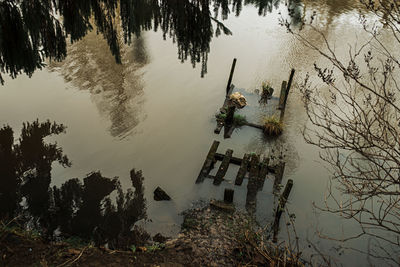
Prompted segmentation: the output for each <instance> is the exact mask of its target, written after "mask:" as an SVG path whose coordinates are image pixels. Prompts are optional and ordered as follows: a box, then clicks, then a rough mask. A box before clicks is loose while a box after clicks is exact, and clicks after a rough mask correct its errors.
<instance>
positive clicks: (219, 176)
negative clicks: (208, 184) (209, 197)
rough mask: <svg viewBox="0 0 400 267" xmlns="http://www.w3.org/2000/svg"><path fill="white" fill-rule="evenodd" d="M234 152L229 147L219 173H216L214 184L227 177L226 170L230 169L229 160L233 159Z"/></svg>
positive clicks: (218, 183)
mask: <svg viewBox="0 0 400 267" xmlns="http://www.w3.org/2000/svg"><path fill="white" fill-rule="evenodd" d="M232 154H233V150H232V149H228V150H227V151H226V153H225V157H224V159H223V160H222V162H221V165H220V166H219V169H218V171H217V174H216V175H215V179H214V185H220V184H221V182H222V180H223V179H224V177H225V174H226V171H227V170H228V167H229V162H230V161H231V158H232Z"/></svg>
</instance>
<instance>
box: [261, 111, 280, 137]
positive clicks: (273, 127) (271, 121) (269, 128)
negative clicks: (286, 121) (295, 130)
mask: <svg viewBox="0 0 400 267" xmlns="http://www.w3.org/2000/svg"><path fill="white" fill-rule="evenodd" d="M263 127H264V134H266V135H269V136H279V135H281V134H282V132H283V125H282V123H281V122H280V121H279V119H277V118H275V116H271V117H268V118H265V119H264V122H263Z"/></svg>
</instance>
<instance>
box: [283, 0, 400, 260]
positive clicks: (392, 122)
mask: <svg viewBox="0 0 400 267" xmlns="http://www.w3.org/2000/svg"><path fill="white" fill-rule="evenodd" d="M361 3H363V4H364V5H365V7H366V8H367V9H368V10H370V11H371V13H372V14H375V16H376V19H377V20H380V21H382V22H384V24H385V27H387V29H389V33H390V35H391V36H390V37H389V36H388V34H387V33H388V32H387V31H385V30H382V29H380V28H379V27H378V26H377V25H378V24H375V25H374V26H372V27H370V26H369V25H370V21H367V20H366V19H365V17H363V16H361V24H362V26H363V27H364V30H365V32H366V34H367V36H368V39H367V40H366V41H365V42H364V43H362V44H361V45H357V46H355V47H351V48H350V51H349V57H348V59H346V60H342V59H341V56H339V55H338V53H337V52H336V51H335V49H334V48H333V46H332V45H331V44H330V43H329V42H328V41H327V39H326V36H325V35H324V33H323V32H321V31H319V29H318V28H316V27H315V26H313V25H312V24H311V25H308V26H307V27H309V28H310V29H311V30H312V31H314V32H315V33H316V34H318V35H320V36H321V38H322V39H323V40H324V42H323V45H321V46H320V45H317V44H315V43H314V42H311V41H310V40H308V39H307V38H305V37H304V36H303V34H302V33H301V32H300V33H299V32H295V31H291V29H290V28H289V31H291V32H292V33H293V34H294V35H295V36H296V37H297V38H298V39H299V40H301V41H302V42H303V43H304V44H305V45H306V46H308V47H309V48H311V49H313V50H314V51H316V52H318V53H319V54H320V55H321V56H322V57H323V58H325V59H326V60H328V62H329V63H330V66H329V67H328V68H325V67H320V66H318V65H317V64H315V65H314V67H315V71H316V73H317V75H318V77H319V78H321V80H322V82H324V83H325V84H326V85H327V86H328V88H327V92H322V93H324V94H325V95H324V96H322V94H321V93H320V91H319V90H318V89H316V88H311V87H310V83H309V81H308V77H307V78H306V80H305V82H304V84H303V85H302V86H301V89H302V93H303V99H304V103H305V107H306V111H307V115H308V117H309V119H310V122H311V123H312V125H313V127H312V128H310V129H306V132H305V133H306V134H305V138H306V141H307V142H309V143H311V144H313V145H316V146H317V147H319V148H321V149H323V151H324V152H325V153H323V154H322V159H323V160H324V161H325V162H326V163H327V164H328V166H330V167H331V168H332V174H333V178H332V181H331V186H330V187H329V188H328V196H327V199H326V206H325V207H323V208H320V209H321V210H324V211H327V212H331V213H335V214H338V215H340V216H341V217H343V218H346V219H351V220H353V221H355V222H356V223H358V225H359V232H358V233H356V234H355V235H353V236H349V237H345V238H338V237H335V236H330V237H329V238H333V239H336V240H338V239H340V241H346V240H349V239H353V238H359V237H361V236H364V237H367V238H369V240H370V246H369V248H368V251H364V252H366V253H368V255H370V256H373V257H376V258H380V259H383V260H386V263H388V264H392V265H395V266H398V265H399V264H400V258H399V257H398V255H399V252H400V187H399V186H400V179H399V166H400V160H399V158H400V150H399V147H400V141H399V140H400V139H399V134H400V127H399V119H400V108H399V105H398V104H399V100H398V97H399V92H400V86H399V84H400V80H399V77H400V76H399V69H400V60H399V54H398V51H397V47H396V46H398V45H399V44H400V38H399V36H400V29H399V28H398V25H399V23H400V3H399V2H398V1H396V0H391V1H376V3H375V2H374V1H363V0H362V1H361ZM287 25H288V24H287ZM383 29H384V28H383ZM392 45H394V47H393V46H392ZM337 73H339V74H340V76H342V77H344V79H341V80H339V81H338V77H339V76H338V75H336V74H337ZM326 94H328V97H327V96H326ZM336 189H337V190H336Z"/></svg>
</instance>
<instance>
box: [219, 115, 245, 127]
mask: <svg viewBox="0 0 400 267" xmlns="http://www.w3.org/2000/svg"><path fill="white" fill-rule="evenodd" d="M215 117H216V118H217V120H218V121H219V120H221V121H225V119H226V114H225V113H218V114H216V115H215ZM246 122H247V119H246V116H244V115H239V114H235V115H234V116H233V123H234V124H235V125H236V126H243V125H245V124H246Z"/></svg>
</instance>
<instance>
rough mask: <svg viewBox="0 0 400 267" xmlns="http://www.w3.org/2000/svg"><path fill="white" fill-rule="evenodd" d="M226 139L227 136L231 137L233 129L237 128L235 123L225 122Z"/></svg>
mask: <svg viewBox="0 0 400 267" xmlns="http://www.w3.org/2000/svg"><path fill="white" fill-rule="evenodd" d="M227 127H229V129H227ZM224 129H225V130H224V139H226V138H231V136H232V134H233V131H234V130H235V125H233V124H231V125H229V126H228V125H227V124H225V128H224Z"/></svg>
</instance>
